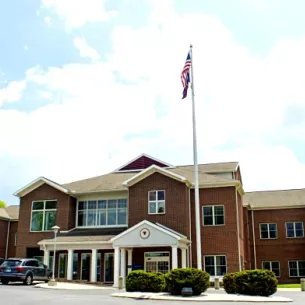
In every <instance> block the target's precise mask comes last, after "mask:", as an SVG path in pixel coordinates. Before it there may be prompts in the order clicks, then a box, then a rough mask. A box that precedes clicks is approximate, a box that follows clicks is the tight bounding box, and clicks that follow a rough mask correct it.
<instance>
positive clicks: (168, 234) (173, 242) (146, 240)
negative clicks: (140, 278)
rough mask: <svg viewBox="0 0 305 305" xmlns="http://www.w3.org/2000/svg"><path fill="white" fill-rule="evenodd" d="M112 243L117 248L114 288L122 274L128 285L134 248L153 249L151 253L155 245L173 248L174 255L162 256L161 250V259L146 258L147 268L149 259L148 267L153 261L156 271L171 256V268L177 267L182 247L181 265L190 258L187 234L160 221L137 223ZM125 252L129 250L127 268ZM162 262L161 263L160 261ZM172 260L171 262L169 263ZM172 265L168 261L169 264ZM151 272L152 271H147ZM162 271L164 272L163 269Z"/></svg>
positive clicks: (113, 239)
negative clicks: (127, 275)
mask: <svg viewBox="0 0 305 305" xmlns="http://www.w3.org/2000/svg"><path fill="white" fill-rule="evenodd" d="M111 242H112V246H113V248H114V253H115V254H114V283H113V286H114V287H118V281H119V277H120V276H121V277H122V278H123V285H125V278H126V269H127V270H128V272H130V271H131V270H132V269H134V268H133V266H132V262H133V261H134V262H135V263H136V261H135V260H133V257H132V254H133V250H134V249H137V248H151V252H149V253H154V252H155V249H156V248H162V247H164V248H165V247H171V255H168V256H167V258H166V259H165V258H164V259H160V257H162V256H163V255H162V254H161V253H165V252H157V253H160V254H159V255H158V256H159V258H156V257H154V256H153V255H152V254H151V255H150V256H151V257H149V259H148V260H147V259H146V256H145V259H144V264H145V265H144V266H143V267H144V268H143V269H144V270H146V269H147V268H148V264H147V262H149V268H151V267H152V263H154V265H156V267H157V270H159V269H158V268H159V267H158V265H160V263H162V264H163V265H164V264H166V263H167V260H169V257H170V256H171V268H170V269H175V268H178V249H179V248H180V249H181V267H184V268H185V267H187V266H188V260H187V250H188V248H189V244H190V241H189V240H188V239H187V238H186V236H184V235H182V234H180V233H178V232H175V231H173V230H171V229H169V228H167V227H165V226H163V225H161V224H158V223H156V224H154V223H151V222H149V221H147V220H143V221H142V222H140V223H138V224H136V225H135V226H133V227H131V228H129V229H128V230H126V231H124V232H122V233H121V234H119V235H117V236H115V237H113V238H112V239H111ZM126 251H127V252H128V256H127V257H128V262H127V268H126ZM158 256H157V257H158ZM158 262H160V263H158ZM168 263H169V262H168ZM168 267H169V264H168ZM147 271H151V270H147ZM161 272H162V271H161Z"/></svg>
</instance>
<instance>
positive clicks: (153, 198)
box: [148, 191, 165, 214]
mask: <svg viewBox="0 0 305 305" xmlns="http://www.w3.org/2000/svg"><path fill="white" fill-rule="evenodd" d="M164 213H165V191H150V192H148V214H164Z"/></svg>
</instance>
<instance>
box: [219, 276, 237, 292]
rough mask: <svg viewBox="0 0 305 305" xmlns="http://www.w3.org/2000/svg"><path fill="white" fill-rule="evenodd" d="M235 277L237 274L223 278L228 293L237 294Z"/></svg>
mask: <svg viewBox="0 0 305 305" xmlns="http://www.w3.org/2000/svg"><path fill="white" fill-rule="evenodd" d="M235 275H236V273H228V274H226V275H225V276H224V277H223V279H222V281H223V288H224V290H225V291H226V293H230V294H232V293H236V284H235Z"/></svg>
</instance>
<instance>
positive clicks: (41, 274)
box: [0, 258, 52, 285]
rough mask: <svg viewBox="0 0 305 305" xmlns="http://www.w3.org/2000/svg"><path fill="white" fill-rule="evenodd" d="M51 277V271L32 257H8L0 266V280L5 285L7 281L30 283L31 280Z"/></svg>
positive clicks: (45, 279)
mask: <svg viewBox="0 0 305 305" xmlns="http://www.w3.org/2000/svg"><path fill="white" fill-rule="evenodd" d="M51 277H52V271H51V270H50V269H49V268H48V267H47V266H46V265H44V264H43V263H42V262H40V261H39V260H37V259H34V258H20V259H19V258H9V259H6V260H4V262H3V263H2V265H1V266H0V281H1V283H2V284H4V285H6V284H8V283H9V282H23V283H24V284H25V285H31V284H32V283H33V281H45V282H46V283H47V282H48V281H49V279H50V278H51Z"/></svg>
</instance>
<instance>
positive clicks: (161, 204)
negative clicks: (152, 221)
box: [158, 201, 165, 213]
mask: <svg viewBox="0 0 305 305" xmlns="http://www.w3.org/2000/svg"><path fill="white" fill-rule="evenodd" d="M158 213H165V202H164V201H163V202H160V201H159V202H158Z"/></svg>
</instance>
